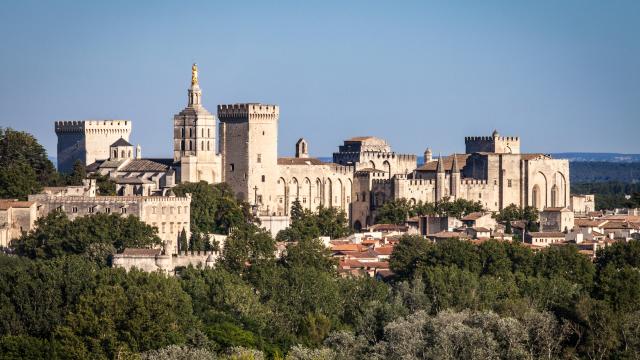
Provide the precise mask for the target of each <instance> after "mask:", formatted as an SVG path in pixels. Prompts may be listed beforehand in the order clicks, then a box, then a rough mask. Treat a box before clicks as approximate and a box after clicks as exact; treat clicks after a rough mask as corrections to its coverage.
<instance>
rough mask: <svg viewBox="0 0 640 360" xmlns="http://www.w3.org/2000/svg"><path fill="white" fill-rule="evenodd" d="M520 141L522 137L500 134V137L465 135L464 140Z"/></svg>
mask: <svg viewBox="0 0 640 360" xmlns="http://www.w3.org/2000/svg"><path fill="white" fill-rule="evenodd" d="M494 140H495V141H520V137H518V136H498V137H492V136H465V137H464V142H465V143H467V142H470V141H494Z"/></svg>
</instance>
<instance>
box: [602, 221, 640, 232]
mask: <svg viewBox="0 0 640 360" xmlns="http://www.w3.org/2000/svg"><path fill="white" fill-rule="evenodd" d="M602 228H603V229H634V230H640V226H638V225H637V224H634V223H631V222H627V221H610V222H608V223H606V224H604V225H603V226H602Z"/></svg>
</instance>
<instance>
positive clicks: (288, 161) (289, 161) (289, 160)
mask: <svg viewBox="0 0 640 360" xmlns="http://www.w3.org/2000/svg"><path fill="white" fill-rule="evenodd" d="M323 164H328V163H325V162H322V161H321V160H319V159H316V158H296V157H284V158H278V165H323Z"/></svg>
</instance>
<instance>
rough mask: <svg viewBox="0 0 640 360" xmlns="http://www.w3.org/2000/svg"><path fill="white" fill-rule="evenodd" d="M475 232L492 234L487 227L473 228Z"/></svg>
mask: <svg viewBox="0 0 640 360" xmlns="http://www.w3.org/2000/svg"><path fill="white" fill-rule="evenodd" d="M472 229H473V230H474V231H475V232H490V231H491V230H489V229H487V228H486V227H481V226H480V227H474V228H472Z"/></svg>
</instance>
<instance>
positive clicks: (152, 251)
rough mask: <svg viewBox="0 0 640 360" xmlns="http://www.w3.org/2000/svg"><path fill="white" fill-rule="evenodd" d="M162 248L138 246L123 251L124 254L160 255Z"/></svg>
mask: <svg viewBox="0 0 640 360" xmlns="http://www.w3.org/2000/svg"><path fill="white" fill-rule="evenodd" d="M161 252H162V250H161V249H138V248H126V249H124V251H122V255H124V256H156V255H160V253H161Z"/></svg>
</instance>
